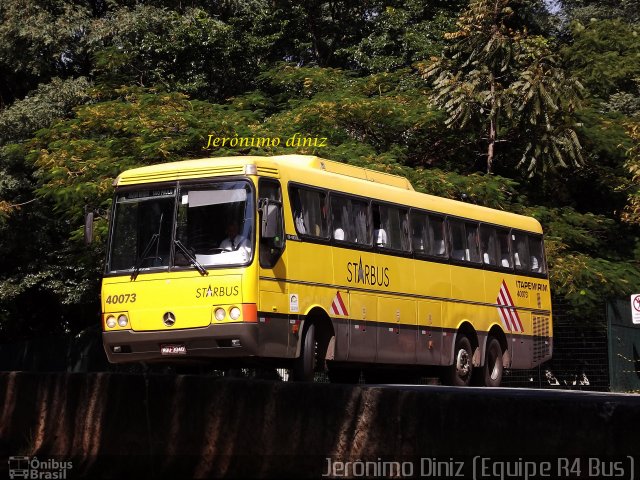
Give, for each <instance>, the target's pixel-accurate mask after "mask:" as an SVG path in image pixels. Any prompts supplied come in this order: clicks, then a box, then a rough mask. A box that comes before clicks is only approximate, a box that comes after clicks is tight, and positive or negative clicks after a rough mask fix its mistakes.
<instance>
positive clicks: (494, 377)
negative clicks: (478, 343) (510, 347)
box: [480, 337, 504, 387]
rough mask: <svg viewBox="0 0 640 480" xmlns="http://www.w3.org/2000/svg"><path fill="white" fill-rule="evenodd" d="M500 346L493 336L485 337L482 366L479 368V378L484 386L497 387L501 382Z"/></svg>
mask: <svg viewBox="0 0 640 480" xmlns="http://www.w3.org/2000/svg"><path fill="white" fill-rule="evenodd" d="M503 370H504V366H503V365H502V347H501V346H500V342H499V341H498V339H497V338H495V337H489V338H488V339H487V350H486V353H485V358H484V366H483V367H482V369H481V372H482V376H481V377H480V380H481V382H482V385H483V386H485V387H499V386H500V383H501V382H502V372H503Z"/></svg>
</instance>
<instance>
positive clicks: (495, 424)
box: [0, 372, 640, 478]
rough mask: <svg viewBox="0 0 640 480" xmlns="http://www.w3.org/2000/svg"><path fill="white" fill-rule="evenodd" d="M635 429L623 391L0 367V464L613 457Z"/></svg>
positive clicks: (635, 400)
mask: <svg viewBox="0 0 640 480" xmlns="http://www.w3.org/2000/svg"><path fill="white" fill-rule="evenodd" d="M639 425H640V396H631V395H627V396H623V395H617V396H616V395H611V394H599V393H584V392H559V391H528V390H510V389H492V390H482V389H471V388H469V389H455V388H447V387H393V388H391V387H389V388H386V387H385V388H382V387H361V386H341V385H330V384H293V383H281V382H267V381H247V380H225V379H214V378H207V377H202V376H169V375H152V376H147V377H144V376H141V375H124V374H108V373H104V374H58V373H52V374H37V373H15V372H5V373H0V467H1V468H6V460H4V459H5V458H6V457H7V456H9V455H37V456H38V458H39V459H45V458H49V457H54V456H56V458H59V459H64V460H69V459H71V460H72V461H73V465H74V467H73V468H74V471H73V474H74V476H76V475H91V476H93V477H95V476H101V477H114V478H115V477H122V476H133V477H137V478H147V477H149V478H151V477H160V476H161V477H168V476H177V477H179V478H189V477H210V476H216V477H217V476H245V475H247V476H250V477H256V476H272V477H275V476H284V477H293V476H295V477H300V476H310V477H319V476H320V475H321V474H322V472H323V471H324V469H325V468H326V465H327V461H326V457H329V456H331V457H332V459H333V460H351V461H353V460H357V459H365V458H366V459H371V460H376V459H377V458H378V457H380V458H382V460H385V461H390V460H397V461H404V460H410V461H413V462H419V459H420V457H439V459H441V460H448V459H449V458H450V457H454V458H460V459H464V460H465V461H469V462H470V461H471V458H472V457H473V456H476V455H492V456H497V455H505V456H510V458H511V459H515V460H517V458H518V457H522V456H525V457H527V456H529V457H531V456H537V457H539V456H549V457H552V458H557V457H558V456H580V455H583V456H598V457H604V456H624V455H635V454H637V453H638V452H640V435H638V426H639ZM58 456H59V457H58ZM414 473H415V472H414ZM141 475H142V476H141Z"/></svg>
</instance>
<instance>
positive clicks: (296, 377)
mask: <svg viewBox="0 0 640 480" xmlns="http://www.w3.org/2000/svg"><path fill="white" fill-rule="evenodd" d="M315 370H316V326H315V325H314V324H313V323H312V324H311V325H309V326H308V327H307V328H305V329H304V334H303V337H302V343H301V345H300V356H299V357H298V358H296V359H295V360H294V361H293V368H292V371H291V374H292V377H293V381H294V382H313V377H314V373H315Z"/></svg>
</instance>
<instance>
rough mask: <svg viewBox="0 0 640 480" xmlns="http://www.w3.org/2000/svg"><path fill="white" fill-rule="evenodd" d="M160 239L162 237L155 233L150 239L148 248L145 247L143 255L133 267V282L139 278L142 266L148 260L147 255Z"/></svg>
mask: <svg viewBox="0 0 640 480" xmlns="http://www.w3.org/2000/svg"><path fill="white" fill-rule="evenodd" d="M159 238H160V235H159V234H157V233H154V234H153V235H151V238H150V239H149V243H147V246H146V247H144V250H143V251H142V254H141V255H140V257H138V261H137V263H136V264H135V266H134V267H133V271H132V272H131V280H135V279H136V278H137V277H138V273H140V268H142V264H143V263H144V261H145V259H146V258H147V253H149V250H151V248H152V247H153V245H154V244H155V243H156V242H157V241H158V240H159Z"/></svg>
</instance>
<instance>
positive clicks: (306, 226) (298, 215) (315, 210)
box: [291, 187, 329, 238]
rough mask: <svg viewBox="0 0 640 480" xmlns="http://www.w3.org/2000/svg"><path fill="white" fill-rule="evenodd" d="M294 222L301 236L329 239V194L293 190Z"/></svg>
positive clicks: (307, 190) (301, 189)
mask: <svg viewBox="0 0 640 480" xmlns="http://www.w3.org/2000/svg"><path fill="white" fill-rule="evenodd" d="M291 206H292V209H293V222H294V224H295V226H296V231H297V232H298V233H299V234H300V235H309V236H312V237H319V238H327V237H328V236H329V226H328V218H327V194H326V193H325V192H322V191H319V190H311V189H306V188H298V187H294V188H292V189H291Z"/></svg>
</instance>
